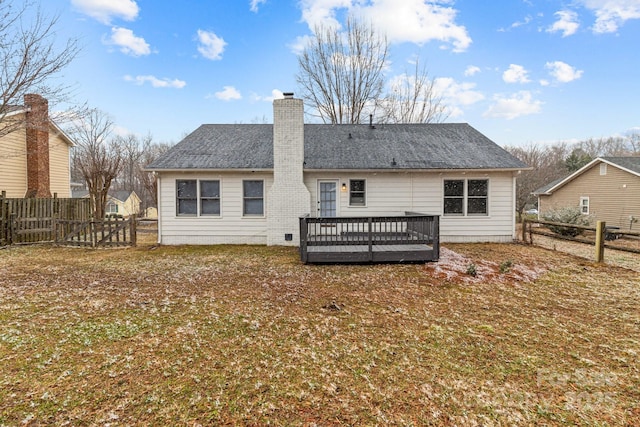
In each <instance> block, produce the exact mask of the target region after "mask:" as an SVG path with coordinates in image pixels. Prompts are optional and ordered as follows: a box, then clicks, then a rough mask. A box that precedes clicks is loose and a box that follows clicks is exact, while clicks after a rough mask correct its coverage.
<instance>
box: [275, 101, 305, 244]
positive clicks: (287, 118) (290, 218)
mask: <svg viewBox="0 0 640 427" xmlns="http://www.w3.org/2000/svg"><path fill="white" fill-rule="evenodd" d="M303 169H304V106H303V103H302V100H301V99H295V98H294V97H293V93H285V94H284V99H276V100H275V101H274V102H273V186H272V187H271V189H270V191H269V194H268V199H267V213H268V219H267V227H268V231H267V244H268V245H288V246H297V245H298V244H299V243H300V222H299V218H300V216H302V215H305V214H308V213H309V212H310V210H311V195H310V194H309V190H308V189H307V187H306V186H305V185H304V173H303Z"/></svg>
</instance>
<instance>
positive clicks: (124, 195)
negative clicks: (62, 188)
mask: <svg viewBox="0 0 640 427" xmlns="http://www.w3.org/2000/svg"><path fill="white" fill-rule="evenodd" d="M132 194H135V191H132V190H109V193H108V195H109V197H111V198H114V199H117V200H119V201H121V202H125V201H126V200H127V199H128V198H129V197H131V195H132ZM87 196H89V190H72V191H71V197H74V198H83V197H87ZM136 196H137V195H136Z"/></svg>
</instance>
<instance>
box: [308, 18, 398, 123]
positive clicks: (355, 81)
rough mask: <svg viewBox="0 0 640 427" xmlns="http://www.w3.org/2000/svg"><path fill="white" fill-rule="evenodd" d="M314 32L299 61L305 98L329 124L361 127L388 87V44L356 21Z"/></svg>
mask: <svg viewBox="0 0 640 427" xmlns="http://www.w3.org/2000/svg"><path fill="white" fill-rule="evenodd" d="M314 33H315V36H314V37H313V38H312V39H311V41H310V42H309V44H308V45H307V46H306V47H305V49H304V51H303V52H302V54H301V55H300V56H299V57H298V66H299V72H298V74H297V76H296V81H297V82H298V85H299V86H300V88H301V90H302V93H301V95H300V96H301V97H302V99H303V100H304V101H305V103H306V104H307V105H308V106H310V107H311V108H312V109H313V110H314V111H315V112H316V113H315V114H317V115H318V116H319V117H320V118H321V119H322V120H323V121H324V122H325V123H360V121H361V119H362V118H363V116H365V115H366V113H365V108H366V107H367V106H371V107H373V106H374V103H375V101H376V100H377V99H378V98H379V97H380V95H381V93H382V90H383V87H384V69H385V67H386V65H387V52H388V43H387V39H386V38H385V37H382V36H380V35H379V34H378V33H377V32H376V31H375V30H374V28H373V27H372V26H367V25H364V24H362V23H360V22H358V21H355V20H354V19H352V18H349V19H347V22H346V24H345V29H344V31H340V29H338V28H335V27H328V26H317V27H315V29H314Z"/></svg>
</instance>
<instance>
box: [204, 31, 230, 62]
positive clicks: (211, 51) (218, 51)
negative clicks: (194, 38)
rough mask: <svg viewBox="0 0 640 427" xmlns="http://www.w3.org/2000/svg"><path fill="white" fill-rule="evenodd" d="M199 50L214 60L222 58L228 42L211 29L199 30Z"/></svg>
mask: <svg viewBox="0 0 640 427" xmlns="http://www.w3.org/2000/svg"><path fill="white" fill-rule="evenodd" d="M198 42H200V44H199V45H198V52H200V54H202V56H204V57H205V58H207V59H211V60H213V61H215V60H218V59H222V53H223V52H224V47H225V46H226V45H227V42H225V41H224V39H222V38H221V37H218V36H217V35H216V34H215V33H213V32H211V31H204V30H198Z"/></svg>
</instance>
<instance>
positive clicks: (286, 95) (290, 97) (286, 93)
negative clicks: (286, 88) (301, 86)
mask: <svg viewBox="0 0 640 427" xmlns="http://www.w3.org/2000/svg"><path fill="white" fill-rule="evenodd" d="M282 95H284V99H293V92H283V93H282Z"/></svg>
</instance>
